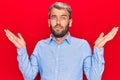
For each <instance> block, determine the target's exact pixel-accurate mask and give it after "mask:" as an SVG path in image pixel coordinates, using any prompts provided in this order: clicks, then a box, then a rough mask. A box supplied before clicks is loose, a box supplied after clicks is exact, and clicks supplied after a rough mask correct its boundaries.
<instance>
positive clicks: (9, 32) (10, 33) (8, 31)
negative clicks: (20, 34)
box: [6, 30, 17, 38]
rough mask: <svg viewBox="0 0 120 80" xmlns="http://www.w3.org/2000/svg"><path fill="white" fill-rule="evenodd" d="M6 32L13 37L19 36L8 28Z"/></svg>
mask: <svg viewBox="0 0 120 80" xmlns="http://www.w3.org/2000/svg"><path fill="white" fill-rule="evenodd" d="M6 33H7V34H9V35H10V36H12V37H13V38H17V36H15V35H14V34H13V33H12V32H11V31H10V30H6Z"/></svg>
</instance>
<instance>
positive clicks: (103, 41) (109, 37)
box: [95, 27, 118, 48]
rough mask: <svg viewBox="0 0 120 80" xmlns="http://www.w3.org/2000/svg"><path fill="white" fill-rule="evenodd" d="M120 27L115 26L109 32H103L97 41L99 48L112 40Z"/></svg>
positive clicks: (96, 44)
mask: <svg viewBox="0 0 120 80" xmlns="http://www.w3.org/2000/svg"><path fill="white" fill-rule="evenodd" d="M117 31H118V27H114V28H113V29H112V30H111V31H110V32H109V33H108V34H106V35H104V33H103V32H102V33H101V34H100V36H99V37H98V38H97V40H96V41H95V46H96V47H97V48H102V47H103V46H104V45H105V44H106V43H107V42H108V41H110V40H112V39H113V38H114V37H115V35H116V34H117Z"/></svg>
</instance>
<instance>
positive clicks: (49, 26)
mask: <svg viewBox="0 0 120 80" xmlns="http://www.w3.org/2000/svg"><path fill="white" fill-rule="evenodd" d="M48 26H49V27H50V19H48Z"/></svg>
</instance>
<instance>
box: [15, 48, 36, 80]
mask: <svg viewBox="0 0 120 80" xmlns="http://www.w3.org/2000/svg"><path fill="white" fill-rule="evenodd" d="M17 52H18V56H17V60H18V63H19V69H20V71H21V72H22V74H23V77H24V80H34V78H35V77H36V75H37V73H38V62H37V57H36V54H37V52H38V51H37V46H36V48H35V50H34V51H33V53H32V55H31V57H30V59H29V57H28V53H27V50H26V47H23V48H22V49H20V50H18V49H17Z"/></svg>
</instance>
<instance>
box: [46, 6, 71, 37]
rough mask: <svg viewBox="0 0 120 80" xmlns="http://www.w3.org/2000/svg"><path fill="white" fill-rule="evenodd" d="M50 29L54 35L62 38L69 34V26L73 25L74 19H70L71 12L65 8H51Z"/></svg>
mask: <svg viewBox="0 0 120 80" xmlns="http://www.w3.org/2000/svg"><path fill="white" fill-rule="evenodd" d="M48 23H49V25H50V30H51V32H52V34H53V36H54V37H56V38H60V37H63V36H65V35H66V34H67V32H68V29H69V26H71V23H72V20H71V19H69V13H68V12H67V10H65V9H60V10H59V9H56V8H53V9H52V10H51V14H50V18H49V20H48Z"/></svg>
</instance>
